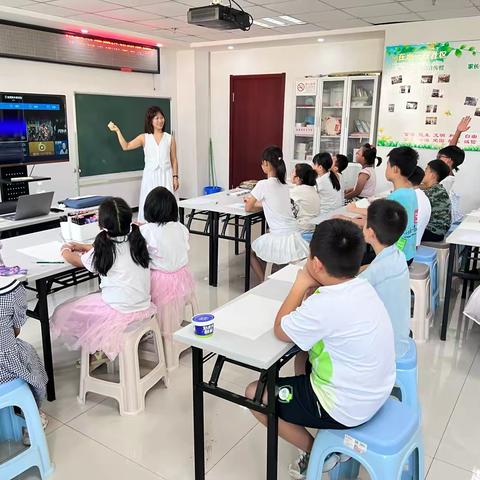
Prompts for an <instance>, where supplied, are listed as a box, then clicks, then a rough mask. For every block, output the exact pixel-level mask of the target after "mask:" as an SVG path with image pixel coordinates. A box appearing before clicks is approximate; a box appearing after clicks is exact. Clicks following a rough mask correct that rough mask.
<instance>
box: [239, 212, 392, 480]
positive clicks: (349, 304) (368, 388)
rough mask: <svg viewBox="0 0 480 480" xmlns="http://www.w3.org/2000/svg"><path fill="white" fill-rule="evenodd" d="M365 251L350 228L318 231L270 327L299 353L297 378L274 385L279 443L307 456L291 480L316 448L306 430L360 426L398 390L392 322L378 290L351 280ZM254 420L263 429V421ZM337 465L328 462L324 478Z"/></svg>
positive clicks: (343, 224) (331, 225) (328, 225)
mask: <svg viewBox="0 0 480 480" xmlns="http://www.w3.org/2000/svg"><path fill="white" fill-rule="evenodd" d="M364 251H365V242H364V239H363V235H362V232H361V230H360V229H359V228H358V227H357V226H356V225H354V224H353V223H352V222H348V221H346V220H340V219H332V220H327V221H325V222H322V223H321V224H320V225H318V226H317V228H316V230H315V233H314V235H313V238H312V241H311V243H310V257H309V258H308V260H307V264H306V266H305V267H304V268H303V269H302V270H300V271H299V272H298V274H297V278H296V280H295V283H294V284H293V286H292V288H291V290H290V293H289V294H288V296H287V298H286V299H285V301H284V302H283V304H282V306H281V307H280V310H279V311H278V314H277V317H276V319H275V325H274V333H275V335H276V336H277V337H278V338H279V339H280V340H282V341H285V342H294V343H296V344H297V345H298V346H299V347H300V349H301V350H303V352H301V353H299V354H298V355H297V357H296V359H295V374H296V376H294V377H287V378H280V379H279V380H278V382H277V390H278V399H277V412H278V415H279V417H280V419H279V424H278V431H279V435H280V436H281V437H282V438H284V439H285V440H287V441H288V442H290V443H292V444H293V445H295V446H296V447H297V448H299V449H300V450H301V451H302V452H305V453H302V454H301V455H300V456H299V458H298V459H297V461H296V462H295V463H294V464H292V465H291V466H290V474H291V475H292V476H293V477H294V478H300V479H302V478H304V474H305V472H306V469H307V465H308V458H309V452H310V451H311V449H312V445H313V437H312V435H311V434H310V433H309V432H308V430H307V429H306V428H305V427H310V428H317V429H325V428H328V429H345V428H350V427H355V426H358V425H361V424H362V423H365V422H366V421H368V420H369V419H370V418H371V417H373V415H375V413H376V412H377V411H378V410H379V409H380V408H381V407H382V405H383V404H384V402H385V401H386V400H387V398H388V397H389V395H390V393H391V391H392V387H393V385H394V383H395V347H394V339H393V330H392V325H391V322H390V318H389V316H388V313H387V311H386V309H385V306H384V305H383V303H382V301H381V300H380V298H379V297H378V295H377V294H376V292H375V289H374V288H373V287H372V286H371V285H370V284H369V283H368V281H367V280H364V279H360V278H355V276H356V275H357V273H358V271H359V268H360V262H361V260H362V256H363V253H364ZM313 291H314V293H313V294H312V292H313ZM307 352H308V356H307ZM256 388H257V382H254V383H252V384H250V385H249V386H248V387H247V391H246V396H247V397H248V398H254V396H255V391H256ZM263 401H264V403H266V402H267V399H266V396H265V397H264V399H263ZM252 413H253V414H254V415H255V417H257V419H258V420H259V421H260V422H262V423H263V424H266V417H265V416H264V415H263V414H260V413H258V412H252ZM338 460H339V456H338V455H337V454H334V455H332V456H331V457H330V458H329V459H328V461H327V462H326V464H325V465H324V470H328V469H331V468H333V466H335V464H336V463H337V462H338ZM327 464H328V465H327Z"/></svg>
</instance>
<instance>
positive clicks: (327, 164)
mask: <svg viewBox="0 0 480 480" xmlns="http://www.w3.org/2000/svg"><path fill="white" fill-rule="evenodd" d="M313 164H314V165H317V166H319V167H322V168H323V169H324V170H325V171H326V172H328V173H329V176H330V183H331V184H332V187H333V188H334V189H335V190H337V192H338V190H340V180H339V179H338V177H337V175H336V173H335V172H332V171H331V170H330V169H331V168H332V167H333V160H332V156H331V155H330V154H329V153H328V152H323V153H317V154H316V155H315V156H314V157H313Z"/></svg>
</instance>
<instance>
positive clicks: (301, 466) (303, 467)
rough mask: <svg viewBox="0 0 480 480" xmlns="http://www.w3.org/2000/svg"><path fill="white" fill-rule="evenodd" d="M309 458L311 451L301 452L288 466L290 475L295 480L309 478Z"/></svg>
mask: <svg viewBox="0 0 480 480" xmlns="http://www.w3.org/2000/svg"><path fill="white" fill-rule="evenodd" d="M309 459H310V454H309V453H305V452H300V453H299V454H298V456H297V458H296V459H295V461H294V462H292V463H291V464H290V465H289V466H288V473H289V474H290V477H291V478H293V479H295V480H305V479H306V478H307V468H308V461H309Z"/></svg>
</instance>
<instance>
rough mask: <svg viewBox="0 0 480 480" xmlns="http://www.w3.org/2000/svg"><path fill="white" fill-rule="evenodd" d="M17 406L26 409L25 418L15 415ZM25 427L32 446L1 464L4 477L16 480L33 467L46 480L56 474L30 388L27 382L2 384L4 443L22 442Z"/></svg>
mask: <svg viewBox="0 0 480 480" xmlns="http://www.w3.org/2000/svg"><path fill="white" fill-rule="evenodd" d="M14 406H15V407H18V408H20V409H21V410H22V413H23V416H24V417H25V418H22V417H19V416H18V415H16V414H15V413H14V411H13V407H14ZM25 426H26V427H27V429H28V435H29V437H30V443H31V446H30V447H29V448H27V449H26V450H22V451H21V452H20V453H19V454H18V455H16V456H15V457H13V458H11V459H10V460H7V461H6V462H4V463H1V464H0V478H13V477H16V476H17V475H20V474H21V473H23V472H25V471H26V470H28V469H29V468H32V467H38V470H39V471H40V476H41V478H42V479H43V480H45V479H46V478H48V477H49V476H50V475H51V474H52V473H53V464H52V462H51V461H50V455H49V453H48V447H47V441H46V439H45V432H44V431H43V428H42V422H41V420H40V415H39V413H38V407H37V404H36V402H35V399H34V398H33V394H32V392H31V390H30V387H29V386H28V385H27V384H26V383H25V382H24V381H23V380H13V381H11V382H8V383H4V384H2V385H0V441H8V440H13V441H21V440H22V427H25Z"/></svg>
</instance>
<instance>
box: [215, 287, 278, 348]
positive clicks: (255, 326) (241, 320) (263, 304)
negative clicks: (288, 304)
mask: <svg viewBox="0 0 480 480" xmlns="http://www.w3.org/2000/svg"><path fill="white" fill-rule="evenodd" d="M281 304H282V302H280V301H279V300H272V299H270V298H265V297H259V296H258V295H254V294H250V295H246V296H245V297H242V298H241V299H239V300H237V301H236V302H232V303H230V304H229V305H226V306H225V307H222V308H220V309H219V310H218V311H217V312H215V330H223V331H225V332H230V333H234V334H236V335H238V336H240V337H245V338H248V339H250V340H256V339H257V338H258V337H261V336H262V335H263V334H265V333H267V332H268V331H270V330H271V329H272V328H273V324H274V322H275V316H276V315H277V312H278V310H279V309H280V306H281Z"/></svg>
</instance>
